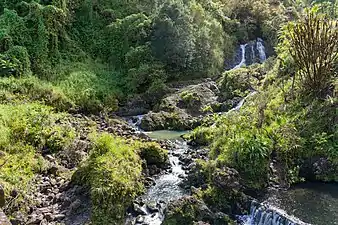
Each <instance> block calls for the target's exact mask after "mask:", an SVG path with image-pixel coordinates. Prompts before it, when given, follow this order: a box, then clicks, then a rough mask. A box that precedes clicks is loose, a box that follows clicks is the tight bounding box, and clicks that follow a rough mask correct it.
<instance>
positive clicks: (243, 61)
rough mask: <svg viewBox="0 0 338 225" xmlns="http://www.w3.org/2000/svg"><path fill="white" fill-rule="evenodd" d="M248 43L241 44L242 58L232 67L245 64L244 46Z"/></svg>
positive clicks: (239, 66)
mask: <svg viewBox="0 0 338 225" xmlns="http://www.w3.org/2000/svg"><path fill="white" fill-rule="evenodd" d="M247 45H248V44H245V45H241V52H242V59H241V62H240V63H239V64H238V65H236V66H235V67H234V69H238V68H241V67H242V66H245V48H246V46H247Z"/></svg>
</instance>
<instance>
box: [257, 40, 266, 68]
mask: <svg viewBox="0 0 338 225" xmlns="http://www.w3.org/2000/svg"><path fill="white" fill-rule="evenodd" d="M256 48H257V51H258V54H259V60H260V62H261V63H263V62H264V61H265V60H266V53H265V47H264V45H263V40H262V39H261V38H257V43H256Z"/></svg>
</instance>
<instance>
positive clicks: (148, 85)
mask: <svg viewBox="0 0 338 225" xmlns="http://www.w3.org/2000/svg"><path fill="white" fill-rule="evenodd" d="M318 3H321V4H320V5H318ZM337 4H338V3H336V2H334V1H305V0H304V1H302V0H297V1H293V0H284V1H278V0H241V1H239V0H227V1H224V0H189V1H187V0H153V1H150V0H142V1H138V0H130V1H121V0H96V1H91V0H83V1H80V0H10V1H8V0H0V9H1V10H0V186H3V189H4V193H5V196H0V198H5V197H6V206H5V208H4V209H5V212H6V213H9V214H11V213H12V212H13V211H15V210H16V211H22V213H27V212H28V211H29V210H30V208H29V207H27V206H30V200H31V199H29V196H31V194H32V193H30V192H33V191H34V188H33V187H34V185H35V184H32V183H34V182H35V181H34V179H35V178H36V175H37V174H46V173H48V171H49V170H50V168H51V167H52V166H51V164H52V163H54V164H58V163H60V164H62V161H64V160H62V157H61V156H65V155H66V154H73V153H74V152H75V150H74V149H72V148H73V147H74V146H73V145H77V143H78V142H77V141H79V140H80V141H83V142H85V144H86V149H85V150H83V151H82V152H81V153H83V154H84V155H86V156H87V154H88V158H86V157H84V158H80V157H78V158H77V159H76V160H71V161H74V162H69V161H68V163H69V165H64V164H63V165H62V166H65V167H67V169H69V168H68V167H70V168H71V169H72V170H71V169H69V170H67V171H68V172H69V174H63V175H62V177H63V178H65V179H68V180H70V177H71V176H72V175H73V176H72V178H73V182H74V183H75V184H77V185H81V186H83V187H85V189H86V190H87V191H88V193H89V198H90V201H91V204H92V206H93V207H92V218H91V219H92V221H91V223H93V224H122V223H123V222H122V221H123V219H124V216H125V214H126V209H127V207H128V206H130V204H131V203H132V202H133V200H134V199H135V197H136V196H138V195H140V194H141V193H142V192H143V191H144V183H143V182H144V179H143V175H144V174H143V173H144V172H145V171H143V169H145V168H146V167H147V166H148V165H150V166H151V167H155V168H160V167H163V166H164V165H165V164H166V163H167V161H168V155H167V151H165V150H164V149H162V148H161V147H160V145H159V144H157V143H153V142H141V141H135V140H130V139H125V138H122V137H117V136H116V135H113V134H112V133H114V129H112V127H109V128H108V125H107V124H106V123H104V122H102V120H104V119H105V118H103V117H104V116H103V115H112V113H114V112H116V111H117V110H118V109H119V106H124V105H127V104H126V103H127V102H129V101H130V100H135V99H136V100H138V99H141V100H143V102H142V104H146V105H148V106H149V109H150V108H154V109H156V107H154V106H155V105H156V104H157V103H159V102H160V100H161V98H162V97H163V96H164V95H166V94H167V93H168V92H169V90H176V86H175V84H176V82H177V83H179V84H181V83H183V84H184V82H187V83H189V82H191V80H196V81H197V82H199V81H200V80H202V78H212V79H215V80H217V87H216V85H215V90H216V89H217V91H219V92H220V93H219V95H218V96H217V97H219V99H221V100H220V102H226V101H233V100H234V101H235V102H236V101H237V100H238V99H242V98H244V97H245V96H248V95H249V93H250V92H251V93H252V94H251V95H250V96H249V97H248V98H246V99H245V104H244V106H243V107H242V108H241V109H240V110H232V111H231V112H229V113H227V114H223V115H216V114H214V115H213V116H210V117H206V119H205V121H204V123H203V124H202V126H199V127H198V128H196V129H195V130H194V131H193V132H192V134H191V135H190V138H191V139H192V140H194V141H195V143H197V144H199V145H207V146H208V147H209V148H210V153H209V157H210V160H209V161H207V162H205V161H199V164H198V165H197V166H200V167H201V171H200V172H201V174H202V175H201V176H203V178H204V177H206V179H205V182H206V184H207V185H206V187H205V190H204V191H203V192H202V193H199V194H200V196H201V198H203V199H204V200H205V201H206V202H207V203H210V204H214V205H215V207H222V206H224V207H225V206H227V205H228V203H229V202H228V201H230V200H229V196H230V197H233V193H230V192H229V193H228V192H225V191H227V190H224V188H223V189H222V188H219V187H218V186H217V185H215V184H214V183H215V182H214V181H215V180H213V179H214V178H215V177H216V176H215V175H224V176H225V175H227V172H228V170H227V169H226V168H228V167H231V168H234V169H236V170H237V171H238V173H239V176H240V178H241V179H240V181H241V186H243V187H244V188H245V190H261V189H262V188H265V187H267V186H268V185H269V184H270V183H271V182H277V183H280V184H285V185H286V186H287V185H290V184H293V183H295V182H300V181H302V180H304V179H305V180H316V181H318V180H319V181H335V182H338V176H337V174H338V143H337V140H338V127H337V124H338V123H337V121H338V117H337V107H338V96H337V93H338V91H337V88H338V81H337V72H338V69H337V68H338V67H337V16H338V14H337V12H338V11H337V7H338V5H337ZM313 5H315V7H313V8H312V6H313ZM305 8H307V9H306V10H305ZM281 27H283V28H282V29H281ZM258 37H261V38H263V39H264V43H265V45H266V50H267V53H268V55H269V56H273V57H270V59H268V60H267V61H266V62H265V63H264V64H254V65H251V66H248V67H244V68H239V69H235V70H230V71H226V72H223V71H224V68H225V67H229V66H231V65H229V64H231V63H232V62H233V61H234V59H233V56H234V53H235V50H236V47H237V46H238V45H239V44H243V43H247V42H248V41H250V40H255V39H256V38H258ZM196 81H195V82H196ZM180 82H181V83H180ZM253 91H255V92H254V93H253ZM215 92H216V91H215ZM199 94H201V93H194V92H187V91H185V92H182V93H181V94H179V98H180V102H181V103H182V104H184V105H187V106H189V107H191V108H194V107H195V106H196V107H195V108H198V110H197V111H198V112H199V113H200V114H203V115H204V114H212V113H213V112H214V111H219V110H218V109H216V108H220V106H214V107H212V106H207V107H205V108H204V109H203V110H202V109H200V108H199V105H200V101H201V99H200V95H199ZM226 103H227V102H226ZM160 106H161V105H160V104H158V105H157V108H160ZM170 107H171V106H168V108H170ZM200 111H203V112H202V113H201V112H200ZM160 113H161V112H160ZM163 113H164V112H163ZM81 114H82V115H81ZM84 114H85V115H86V116H84ZM94 114H95V115H97V117H95V116H94ZM173 114H174V113H173ZM79 115H80V116H79ZM98 115H99V116H98ZM82 117H84V118H85V119H84V120H85V121H86V122H83V121H82V119H81V118H82ZM92 117H93V118H94V119H92ZM98 117H99V118H98ZM171 117H172V118H173V119H172V122H171V123H172V124H173V125H174V126H173V127H183V125H184V124H185V123H184V122H186V121H181V120H180V117H179V115H176V114H174V116H172V115H171ZM151 123H154V121H151ZM93 124H94V125H93ZM115 125H116V124H114V125H113V126H115ZM120 125H121V124H120V123H118V125H116V126H117V127H118V126H120ZM152 125H154V124H152ZM121 129H122V128H121ZM107 132H109V133H107ZM89 133H92V135H89V136H88V134H89ZM120 134H122V135H125V133H123V132H120ZM129 134H130V133H129ZM140 136H141V135H140ZM74 148H75V147H74ZM73 150H74V151H73ZM74 154H75V153H74ZM47 155H48V157H47ZM51 155H53V156H60V157H59V158H58V159H55V160H53V161H51V158H50V157H51ZM65 157H68V156H65ZM71 157H73V156H69V158H71ZM52 158H53V157H52ZM82 160H83V161H82ZM81 161H82V162H81ZM75 162H76V163H75ZM80 162H81V163H80ZM66 163H67V161H66ZM54 164H53V165H54ZM73 164H74V165H73ZM272 164H273V166H275V167H274V168H272V166H271V165H272ZM314 165H315V166H314ZM318 165H319V166H318ZM54 166H55V165H54ZM75 166H79V167H78V169H75ZM321 166H322V167H321ZM318 168H319V169H318ZM73 169H74V170H76V172H75V173H74V174H73V172H74V170H73ZM276 171H277V172H276ZM276 173H277V174H278V176H277V177H276V176H275V175H276ZM53 176H54V174H53ZM60 176H61V175H60ZM63 178H62V179H63ZM215 179H216V178H215ZM276 179H279V180H278V181H276ZM213 182H214V183H213ZM0 189H1V188H0ZM13 191H14V193H15V195H14V194H12V192H13ZM0 192H1V190H0ZM236 194H238V195H240V193H237V190H236ZM234 198H235V197H234ZM198 202H199V200H198ZM189 204H190V202H187V203H185V204H184V206H185V208H184V210H183V212H181V211H179V210H177V211H175V212H174V213H173V215H172V216H173V217H175V215H176V214H178V215H180V213H181V214H182V213H183V214H184V216H183V217H182V218H178V219H177V218H173V219H172V220H171V221H170V222H172V223H173V224H176V223H188V222H189V221H190V220H192V219H194V218H193V217H198V211H197V209H196V208H194V207H192V206H191V205H189ZM31 208H33V207H31ZM223 211H226V209H224V210H223ZM227 212H228V211H227ZM186 221H187V222H186Z"/></svg>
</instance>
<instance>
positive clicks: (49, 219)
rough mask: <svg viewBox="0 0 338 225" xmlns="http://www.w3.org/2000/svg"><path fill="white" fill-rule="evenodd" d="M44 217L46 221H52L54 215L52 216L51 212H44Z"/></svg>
mask: <svg viewBox="0 0 338 225" xmlns="http://www.w3.org/2000/svg"><path fill="white" fill-rule="evenodd" d="M45 219H46V220H47V221H53V220H54V216H53V214H52V213H46V214H45Z"/></svg>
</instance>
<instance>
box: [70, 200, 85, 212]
mask: <svg viewBox="0 0 338 225" xmlns="http://www.w3.org/2000/svg"><path fill="white" fill-rule="evenodd" d="M81 204H82V202H81V200H80V199H76V200H75V201H74V202H72V203H71V204H70V206H69V209H70V212H74V211H76V210H78V209H79V208H80V207H81Z"/></svg>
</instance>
